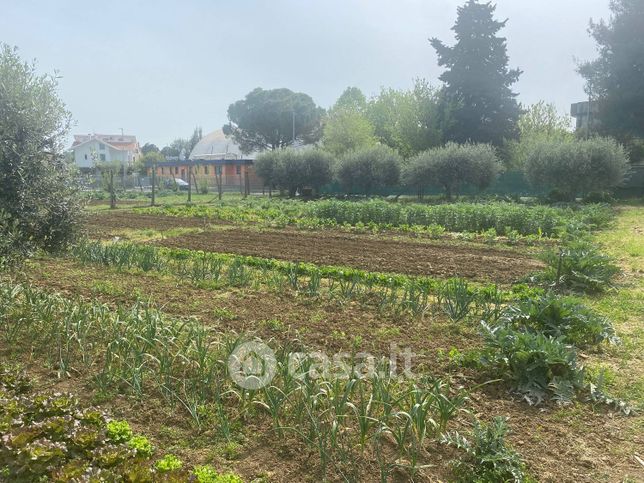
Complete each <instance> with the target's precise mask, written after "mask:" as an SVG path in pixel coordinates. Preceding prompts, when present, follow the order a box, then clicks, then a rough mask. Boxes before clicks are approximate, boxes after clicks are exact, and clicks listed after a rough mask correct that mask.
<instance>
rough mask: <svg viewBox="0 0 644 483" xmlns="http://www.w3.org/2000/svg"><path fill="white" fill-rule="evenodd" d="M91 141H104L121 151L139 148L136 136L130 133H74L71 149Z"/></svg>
mask: <svg viewBox="0 0 644 483" xmlns="http://www.w3.org/2000/svg"><path fill="white" fill-rule="evenodd" d="M90 141H99V142H102V143H103V144H107V145H108V146H110V147H112V148H114V149H117V150H119V151H136V150H138V148H139V143H138V142H137V140H136V136H132V135H129V134H125V135H119V134H74V142H73V143H72V147H71V149H75V148H76V147H78V146H81V145H83V144H85V143H88V142H90Z"/></svg>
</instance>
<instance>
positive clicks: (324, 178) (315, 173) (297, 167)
mask: <svg viewBox="0 0 644 483" xmlns="http://www.w3.org/2000/svg"><path fill="white" fill-rule="evenodd" d="M331 164H332V158H331V156H330V155H329V153H327V152H325V151H322V150H320V149H316V148H313V149H303V150H298V151H296V150H294V149H280V150H274V151H265V152H263V153H261V154H260V155H259V156H258V157H257V159H256V160H255V170H256V172H257V175H258V176H259V177H260V178H262V180H263V181H264V185H265V186H268V187H269V188H273V187H275V188H279V189H281V190H284V191H287V192H288V194H289V196H295V194H296V193H297V191H298V190H300V192H301V191H302V190H303V188H312V189H313V190H314V191H316V192H319V190H320V188H321V187H322V186H323V185H325V184H327V183H328V182H329V181H331Z"/></svg>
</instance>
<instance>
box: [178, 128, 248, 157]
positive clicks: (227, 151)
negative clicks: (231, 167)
mask: <svg viewBox="0 0 644 483" xmlns="http://www.w3.org/2000/svg"><path fill="white" fill-rule="evenodd" d="M255 155H256V153H252V154H249V155H244V154H243V153H242V152H241V149H240V147H239V145H238V144H237V143H236V142H235V141H234V140H233V138H232V137H231V136H226V135H225V134H224V131H223V130H221V129H217V130H216V131H213V132H211V133H209V134H206V135H205V136H204V137H203V138H201V141H199V142H198V143H197V145H196V146H195V147H194V149H193V150H192V151H191V152H190V156H189V158H190V159H192V160H193V161H201V160H216V159H229V160H230V159H242V158H247V159H253V158H255Z"/></svg>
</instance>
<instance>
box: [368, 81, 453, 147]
mask: <svg viewBox="0 0 644 483" xmlns="http://www.w3.org/2000/svg"><path fill="white" fill-rule="evenodd" d="M440 105H441V99H440V91H438V90H436V89H434V88H432V87H431V86H430V85H429V84H428V83H427V81H425V80H423V79H416V80H415V82H414V87H413V88H412V89H409V90H395V89H383V90H382V91H381V92H380V94H379V95H378V96H376V97H374V98H372V99H371V100H370V101H369V105H368V108H367V116H368V118H369V120H370V121H371V123H372V124H373V125H374V128H375V133H376V136H377V137H378V139H379V140H380V141H381V142H382V143H383V144H386V145H387V146H389V147H392V148H394V149H396V150H397V151H398V152H399V153H400V155H401V156H403V157H404V158H408V157H410V156H413V155H414V154H417V153H419V152H421V151H424V150H426V149H428V148H431V147H434V146H438V145H440V144H441V142H442V137H443V136H442V131H441V125H440V123H441V121H440V119H441V113H440Z"/></svg>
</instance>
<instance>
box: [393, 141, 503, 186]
mask: <svg viewBox="0 0 644 483" xmlns="http://www.w3.org/2000/svg"><path fill="white" fill-rule="evenodd" d="M501 170H502V166H501V163H500V162H499V160H498V158H497V156H496V151H495V150H494V148H493V147H492V146H490V145H488V144H456V143H447V144H446V145H445V146H444V147H440V148H434V149H430V150H428V151H425V152H424V153H421V154H419V155H418V156H416V157H414V158H412V159H411V160H409V161H408V162H407V163H406V164H405V165H404V168H403V171H402V176H401V178H402V181H403V184H404V185H406V186H415V187H416V188H418V189H419V193H422V191H423V190H424V189H425V188H426V187H427V186H430V185H435V186H440V187H441V188H443V189H444V190H445V195H446V197H447V199H451V197H452V194H454V193H458V190H459V189H460V188H461V187H462V186H463V185H465V184H470V185H472V186H476V187H477V188H478V189H479V190H481V191H482V190H484V189H485V188H487V187H488V186H490V184H492V182H493V181H494V180H495V179H496V177H497V176H498V174H499V173H500V172H501Z"/></svg>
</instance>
